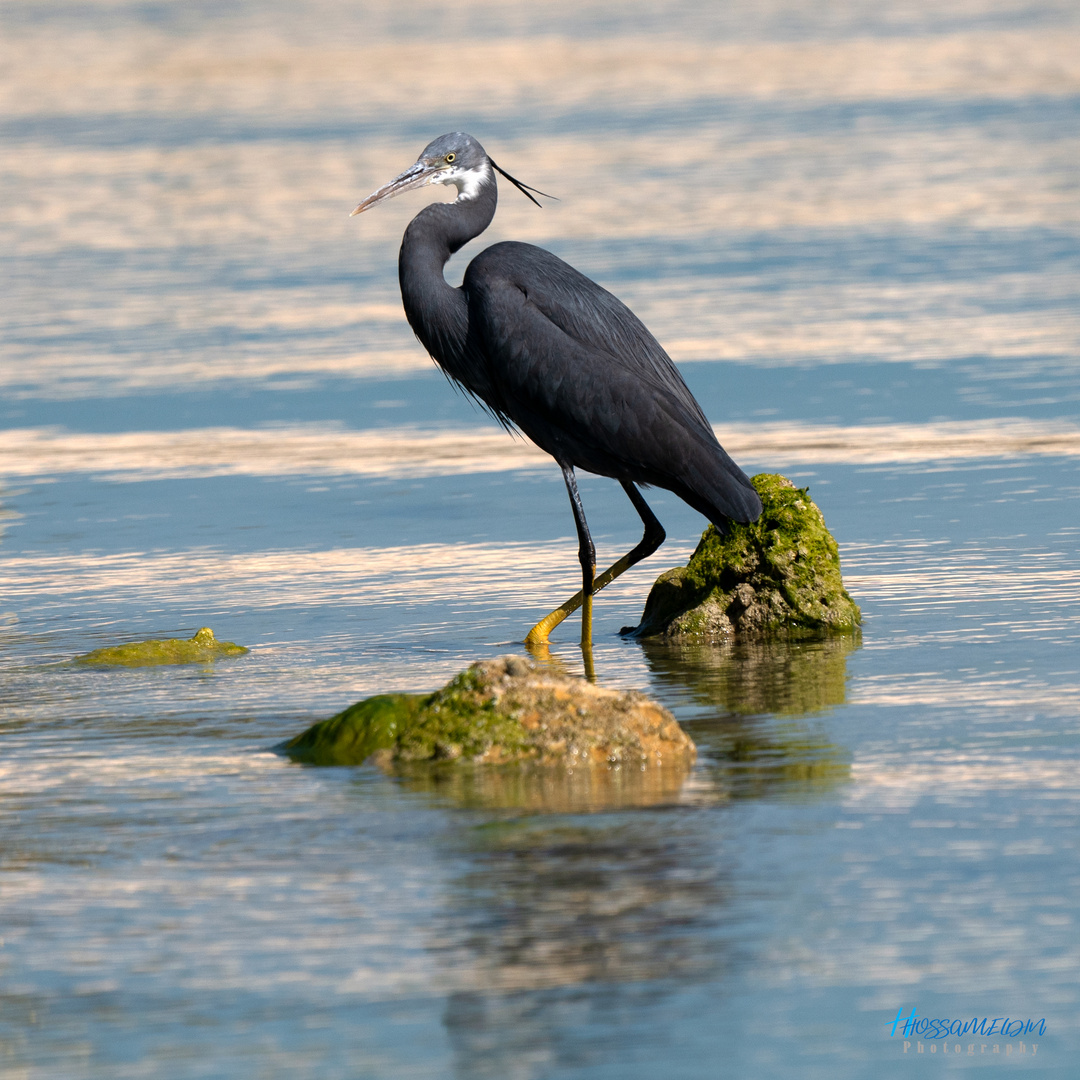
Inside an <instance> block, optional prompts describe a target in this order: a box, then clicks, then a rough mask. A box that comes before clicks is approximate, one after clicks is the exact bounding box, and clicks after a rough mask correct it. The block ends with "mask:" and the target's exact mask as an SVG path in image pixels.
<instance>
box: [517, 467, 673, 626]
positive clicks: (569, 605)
mask: <svg viewBox="0 0 1080 1080" xmlns="http://www.w3.org/2000/svg"><path fill="white" fill-rule="evenodd" d="M564 475H565V470H564ZM571 482H573V473H571V474H570V481H568V482H567V487H568V488H569V486H570V483H571ZM621 483H622V486H623V491H625V492H626V494H627V495H628V496H629V497H630V501H631V502H632V503H633V504H634V509H635V510H636V511H637V512H638V516H639V517H640V518H641V521H642V523H643V524H644V526H645V533H644V535H643V536H642V538H641V541H640V542H639V543H638V545H637V546H636V547H634V548H632V549H631V550H630V551H628V552H627V553H626V554H625V555H624V556H623V557H622V558H621V559H619V561H618V562H616V563H613V564H612V565H611V566H609V567H608V568H607V569H606V570H605V571H604V572H603V573H602V574H601V575H600V576H599V577H597V578H595V579H594V580H593V586H592V591H593V593H598V592H599V591H600V590H601V589H602V588H604V586H605V585H610V584H611V583H612V582H613V581H614V580H615V579H616V578H617V577H618V576H619V575H620V574H624V573H625V572H626V571H627V570H629V569H630V567H631V566H634V565H636V564H637V563H639V562H641V560H642V559H647V558H648V557H649V556H650V555H651V554H652V553H653V552H654V551H655V550H656V549H657V548H658V547H659V546H660V545H661V544H662V543H663V542H664V541H665V540H666V539H667V533H665V532H664V526H663V525H661V524H660V522H659V521H658V520H657V517H656V515H655V514H654V513H653V512H652V510H651V509H650V508H649V504H648V503H647V502H646V501H645V499H644V498H643V497H642V494H641V492H640V491H638V489H637V488H636V487H635V486H634V485H633V484H632V483H631V482H630V481H629V480H623V481H621ZM576 494H577V484H576V483H575V484H574V488H573V493H572V494H571V496H570V498H571V502H573V500H574V496H575V495H576ZM577 505H578V507H580V505H581V500H580V498H579V499H578V501H577ZM576 517H577V511H575V518H576ZM581 517H582V521H584V520H585V515H584V514H582V516H581ZM579 535H580V530H579ZM586 535H588V530H587V529H586ZM590 543H591V541H590ZM583 596H584V592H579V593H575V594H574V595H573V596H572V597H570V599H569V600H567V601H566V603H565V604H563V605H562V607H559V608H556V609H555V610H554V611H553V612H552V613H551V614H550V615H548V616H546V617H545V618H543V619H541V620H540V621H539V622H538V623H537V624H536V625H535V626H534V627H533V628H532V629H531V630H530V631H529V635H528V637H526V638H525V642H526V644H529V645H532V644H535V643H538V642H542V641H547V639H548V634H550V633H551V631H552V630H554V629H555V627H556V626H558V625H559V623H561V622H562V621H563V619H565V618H566V617H567V615H570V614H572V613H573V612H575V611H577V609H578V608H579V607H581V601H582V597H583ZM589 600H590V607H591V601H592V597H591V596H590V598H589ZM590 622H591V618H590ZM582 640H584V639H582Z"/></svg>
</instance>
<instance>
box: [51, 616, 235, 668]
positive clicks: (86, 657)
mask: <svg viewBox="0 0 1080 1080" xmlns="http://www.w3.org/2000/svg"><path fill="white" fill-rule="evenodd" d="M247 651H248V650H247V649H246V648H245V647H244V646H243V645H236V644H234V643H233V642H231V641H218V640H217V638H215V637H214V631H213V630H211V629H210V627H209V626H204V627H203V628H202V629H201V630H198V631H196V633H195V636H194V637H192V638H187V639H186V640H185V639H182V638H164V639H162V640H158V639H156V638H151V639H150V640H149V641H129V642H126V643H125V644H123V645H110V646H108V647H107V648H104V649H95V650H94V651H93V652H88V653H84V654H83V655H82V656H76V657H75V659H74V660H73V661H72V663H75V664H89V665H93V666H100V667H153V666H155V665H157V664H205V663H207V662H208V661H211V660H220V659H221V658H222V657H225V656H243V655H244V653H246V652H247Z"/></svg>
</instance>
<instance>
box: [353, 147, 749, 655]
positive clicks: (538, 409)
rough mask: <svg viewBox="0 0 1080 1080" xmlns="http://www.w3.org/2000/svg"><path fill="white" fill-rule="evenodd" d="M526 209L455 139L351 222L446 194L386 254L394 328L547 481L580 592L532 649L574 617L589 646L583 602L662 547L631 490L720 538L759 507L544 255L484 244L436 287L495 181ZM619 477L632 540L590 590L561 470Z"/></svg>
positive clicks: (668, 382)
mask: <svg viewBox="0 0 1080 1080" xmlns="http://www.w3.org/2000/svg"><path fill="white" fill-rule="evenodd" d="M496 173H498V174H499V175H501V176H503V177H505V178H506V179H507V180H509V181H510V183H512V184H513V185H514V186H515V187H516V188H517V189H518V190H519V191H521V192H522V193H523V194H524V195H525V196H527V197H528V198H529V199H532V201H533V202H535V203H536V204H537V206H539V205H540V204H539V202H537V200H536V199H535V198H533V195H532V194H530V192H536V194H537V195H542V194H543V192H541V191H537V190H536V189H535V188H530V187H529V186H528V185H527V184H523V183H521V182H520V181H518V180H515V179H514V177H512V176H511V175H510V174H509V173H507V172H505V171H504V170H503V169H500V168H499V166H498V165H496V164H495V162H494V161H492V160H491V158H490V157H488V155H487V154H486V153H485V151H484V148H483V147H482V146H481V145H480V144H479V143H478V142H477V141H476V140H475V139H474V138H473V137H472V136H471V135H466V134H465V133H464V132H460V131H459V132H453V133H452V134H449V135H443V136H441V137H440V138H438V139H435V140H434V142H431V143H429V144H428V145H427V146H426V147H425V148H424V151H423V153H422V154H421V155H420V157H419V158H418V159H417V161H416V163H415V164H414V165H412V166H410V167H409V168H408V169H406V170H405V171H404V172H403V173H402V174H401V175H400V176H398V177H396V178H395V179H393V180H391V181H390V183H388V184H386V185H384V186H383V187H381V188H379V189H378V191H375V192H372V194H370V195H369V196H368V197H367V198H366V199H364V201H363V202H362V203H360V205H359V206H357V207H356V209H355V210H353V214H354V215H355V214H360V213H363V211H365V210H369V209H370V208H371V207H373V206H375V205H376V203H380V202H382V201H384V200H385V199H389V198H392V197H393V196H395V195H400V194H401V193H402V192H404V191H410V190H412V189H413V188H418V187H421V186H423V185H425V184H452V185H453V186H454V187H456V188H457V190H458V196H457V198H456V199H455V200H454V201H453V202H450V203H433V204H431V205H430V206H426V207H424V209H423V210H421V211H420V213H419V214H417V215H416V217H414V218H413V219H412V221H411V222H410V223H409V227H408V228H407V229H406V230H405V236H404V238H403V239H402V241H401V253H400V256H399V258H398V277H399V280H400V282H401V298H402V301H403V302H404V305H405V315H406V317H407V318H408V320H409V325H410V326H411V327H412V328H413V331H414V332H415V333H416V336H417V337H418V338H419V339H420V341H421V343H422V344H423V346H424V347H425V348H426V349H427V351H428V352H429V353H430V354H431V356H432V357H433V358H434V359H435V361H436V363H437V364H438V365H439V366H440V367H441V368H442V369H443V371H444V372H446V374H447V375H449V376H450V377H451V378H452V379H454V380H455V381H456V382H457V383H459V384H460V385H461V386H462V387H464V389H465V390H466V391H467V392H468V393H469V394H471V395H472V397H474V398H475V399H476V400H477V401H479V402H480V403H481V404H482V405H483V406H484V407H486V408H487V409H488V410H489V411H490V412H491V413H492V414H494V416H495V417H496V418H497V419H498V420H499V421H500V422H501V423H502V424H503V426H504V427H506V428H507V429H508V430H511V429H513V428H517V429H518V430H520V431H521V432H523V433H524V434H525V435H527V436H528V437H529V438H530V439H531V440H532V441H533V442H534V443H536V445H537V446H539V447H540V448H541V449H542V450H545V451H547V453H549V454H550V455H551V456H552V457H553V458H554V459H555V461H556V462H557V463H558V465H559V467H560V468H561V469H562V474H563V479H564V480H565V482H566V489H567V491H568V492H569V495H570V505H571V507H572V509H573V512H574V523H575V525H576V526H577V535H578V558H579V561H580V562H581V575H582V578H581V592H579V593H577V594H576V595H575V596H573V597H572V598H571V599H570V600H568V601H567V602H566V603H565V604H563V605H562V606H561V607H558V608H556V609H555V610H554V611H552V612H551V613H550V614H549V615H547V616H545V617H544V618H543V619H541V620H540V622H538V623H537V624H536V625H535V626H534V627H533V628H532V630H530V631H529V634H528V636H527V637H526V639H525V641H526V643H527V644H540V643H543V642H546V641H547V640H548V635H549V634H550V633H551V631H552V630H553V629H554V628H555V627H556V626H558V625H559V623H561V622H562V621H563V619H565V618H566V617H567V615H569V614H570V613H571V612H573V611H575V610H577V608H578V607H581V608H582V613H581V616H582V617H581V643H582V645H583V646H585V647H588V646H590V645H591V643H592V596H593V594H594V593H595V592H598V591H599V590H600V589H602V588H603V587H604V586H605V585H608V584H610V583H611V582H612V581H614V580H615V578H617V577H618V576H619V575H620V574H621V573H623V572H624V571H625V570H627V569H629V568H630V567H631V566H633V565H634V564H635V563H638V562H640V561H641V560H642V559H644V558H646V557H647V556H649V555H651V554H652V553H653V552H654V551H656V549H657V548H658V547H659V546H660V545H661V544H662V543H663V542H664V539H665V533H664V528H663V526H662V525H661V524H660V522H659V521H658V520H657V519H656V516H655V515H654V514H653V512H652V510H650V509H649V506H648V504H647V503H646V502H645V500H644V498H643V497H642V495H641V492H640V491H638V489H637V486H636V485H638V484H640V485H642V486H646V487H647V486H649V485H655V486H656V487H662V488H666V489H667V490H668V491H673V492H674V493H675V494H676V495H678V496H679V497H680V498H681V499H683V500H684V501H685V502H687V503H689V504H690V506H692V507H693V508H694V509H695V510H698V511H700V512H701V513H702V514H704V515H705V517H707V518H708V519H709V520H710V521H711V522H713V524H714V525H716V526H717V528H719V529H721V530H723V529H724V528H725V523H726V522H727V521H728V520H733V521H742V522H748V521H754V520H755V519H756V518H757V517H758V515H759V514H760V513H761V500H760V499H759V498H758V495H757V492H756V491H755V490H754V488H753V486H752V485H751V483H750V480H749V478H748V477H747V476H746V474H745V473H744V472H743V471H742V470H741V469H740V468H739V467H738V465H736V464H735V462H734V461H732V460H731V458H730V457H728V455H727V453H726V452H725V451H724V449H723V447H722V446H721V445H720V443H719V442H717V439H716V435H715V434H714V433H713V429H712V426H711V425H710V424H709V422H708V420H706V418H705V414H704V413H703V412H702V410H701V406H699V405H698V403H697V401H696V400H695V399H694V397H693V395H692V394H691V393H690V391H689V389H687V386H686V383H684V382H683V379H682V376H681V375H680V374H679V372H678V370H677V369H676V367H675V365H674V364H673V363H672V362H671V359H670V358H669V357H668V355H667V353H666V352H664V350H663V349H662V348H661V347H660V344H659V342H657V340H656V339H655V338H654V337H653V336H652V334H650V333H649V331H648V330H647V329H646V328H645V326H644V324H643V323H642V322H641V321H640V320H639V319H638V318H637V316H636V315H634V313H633V312H632V311H631V310H630V309H629V308H628V307H627V306H626V305H625V304H623V303H622V302H621V301H620V300H618V299H617V298H616V297H614V296H613V295H612V294H611V293H609V292H608V291H607V290H606V289H603V288H601V287H600V286H599V285H597V284H596V282H595V281H591V280H590V279H589V278H587V277H585V275H584V274H581V273H579V272H578V271H577V270H575V269H574V268H573V267H572V266H570V265H569V264H568V263H565V262H563V261H562V259H560V258H558V257H557V256H555V255H552V254H551V253H550V252H549V251H545V250H544V249H543V248H538V247H534V246H533V245H532V244H522V243H517V242H512V241H511V242H506V243H500V244H494V245H492V246H491V247H489V248H487V249H485V250H484V251H482V252H480V254H479V255H477V256H476V258H474V259H473V260H472V262H470V263H469V266H468V268H467V269H466V271H465V277H464V279H463V281H462V283H461V287H460V288H453V287H452V286H450V285H449V284H447V282H446V279H445V278H444V277H443V267H444V266H445V265H446V263H447V261H448V260H449V258H450V256H451V255H453V254H454V252H455V251H457V250H458V249H459V248H461V247H463V246H464V245H465V244H466V243H468V241H470V240H472V239H473V238H474V237H476V236H479V235H480V233H482V232H483V231H484V230H485V229H486V228H487V227H488V225H490V224H491V219H492V218H493V217H494V216H495V204H496V202H497V200H498V194H497V188H496V183H495V174H496ZM578 468H579V469H584V470H585V471H586V472H591V473H597V474H598V475H600V476H610V477H612V478H613V479H615V480H618V481H619V483H620V484H622V486H623V490H624V491H625V492H626V494H627V495H628V496H629V497H630V501H631V502H632V503H633V504H634V509H635V510H637V512H638V515H639V516H640V517H641V520H642V523H643V524H644V526H645V532H644V535H643V536H642V538H641V542H640V543H639V544H638V545H637V546H636V547H635V548H633V550H631V551H629V552H628V553H627V554H626V555H624V556H623V557H622V558H621V559H619V561H618V562H616V563H615V564H614V565H613V566H611V567H609V568H608V569H607V570H605V571H604V573H602V574H601V575H600V576H599V577H597V576H596V551H595V549H594V547H593V542H592V538H591V536H590V535H589V527H588V525H587V524H586V522H585V511H584V509H583V508H582V505H581V497H580V495H579V494H578V487H577V481H576V480H575V478H574V470H575V469H578Z"/></svg>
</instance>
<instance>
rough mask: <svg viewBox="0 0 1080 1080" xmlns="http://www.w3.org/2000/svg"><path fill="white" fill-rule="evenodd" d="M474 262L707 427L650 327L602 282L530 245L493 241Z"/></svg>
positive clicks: (578, 338)
mask: <svg viewBox="0 0 1080 1080" xmlns="http://www.w3.org/2000/svg"><path fill="white" fill-rule="evenodd" d="M489 260H490V261H489ZM477 263H479V264H480V266H479V267H478V269H484V270H485V272H486V273H487V274H488V275H489V279H490V280H496V279H497V280H502V281H504V282H506V283H508V284H514V285H516V286H517V287H518V288H520V289H521V290H522V291H523V292H524V293H525V295H526V297H527V298H528V300H529V301H530V303H532V304H533V305H534V306H535V307H536V308H537V309H538V310H539V311H540V312H542V313H543V314H544V315H545V316H546V317H547V318H548V319H549V320H550V321H551V323H552V324H553V325H554V326H557V327H558V328H559V329H560V330H562V331H563V333H564V334H566V335H567V337H569V338H571V339H572V340H574V341H576V342H578V343H579V344H580V345H582V346H585V347H587V348H592V349H595V350H598V351H599V352H602V353H606V354H607V355H608V356H609V357H610V361H609V363H611V364H614V365H616V366H618V367H621V368H623V369H625V370H626V371H627V372H628V373H631V374H633V375H634V376H636V377H637V378H638V379H640V380H642V381H643V382H645V383H647V384H649V385H652V386H654V387H655V388H656V389H658V390H662V391H663V392H665V393H667V394H669V395H672V396H673V397H674V398H676V399H677V400H678V401H679V403H680V404H681V406H682V408H683V409H684V410H685V411H686V413H687V415H693V416H696V417H697V418H698V419H699V420H700V422H701V423H703V424H705V425H706V426H708V420H707V419H706V417H705V414H704V413H703V412H702V411H701V406H700V405H698V403H697V401H696V399H695V398H694V396H693V395H692V394H691V393H690V391H689V389H688V388H687V386H686V383H685V382H684V381H683V378H682V375H680V374H679V370H678V368H676V367H675V365H674V364H673V363H672V361H671V358H670V357H669V356H668V354H667V353H666V352H665V351H664V349H663V347H662V346H661V345H660V343H659V342H658V341H657V340H656V338H655V337H653V335H652V334H651V333H650V332H649V329H648V327H646V326H645V324H644V323H643V322H642V321H641V320H640V319H639V318H638V317H637V316H636V315H635V314H634V313H633V312H632V311H631V310H630V309H629V308H628V307H627V306H626V305H625V304H624V303H623V302H622V301H621V300H620V299H619V298H618V297H617V296H615V295H614V294H612V293H610V292H608V291H607V289H605V288H603V286H601V285H598V284H597V283H596V282H595V281H593V280H592V279H591V278H588V277H586V276H585V275H584V274H582V273H581V272H580V271H579V270H576V269H575V268H574V267H572V266H571V265H570V264H569V263H567V262H564V261H563V260H562V259H560V258H559V257H558V256H557V255H552V254H551V252H550V251H545V250H544V249H543V248H538V247H534V246H533V245H531V244H522V243H516V242H507V243H502V244H496V245H494V246H493V247H491V248H488V249H487V250H486V251H484V252H482V253H481V255H480V256H478V258H477V259H476V260H474V263H473V266H476V265H477ZM485 264H487V265H486V266H485ZM472 268H473V267H472V266H470V268H469V269H470V271H471V270H472Z"/></svg>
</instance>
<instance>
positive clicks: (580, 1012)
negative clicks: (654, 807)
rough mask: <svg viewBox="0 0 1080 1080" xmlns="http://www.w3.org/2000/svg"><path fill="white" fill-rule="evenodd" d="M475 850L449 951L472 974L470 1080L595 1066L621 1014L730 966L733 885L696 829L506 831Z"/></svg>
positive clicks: (657, 824)
mask: <svg viewBox="0 0 1080 1080" xmlns="http://www.w3.org/2000/svg"><path fill="white" fill-rule="evenodd" d="M472 844H473V850H472V851H471V852H470V859H469V869H468V870H467V871H466V872H465V873H464V874H462V875H460V876H459V877H457V879H456V880H455V881H454V883H453V884H452V886H451V889H450V892H449V896H448V905H449V910H448V911H447V914H446V919H445V923H444V927H445V930H444V932H445V933H446V935H447V937H448V938H449V940H447V941H445V942H440V943H439V945H438V946H437V949H438V951H442V952H443V953H444V959H445V962H446V964H447V966H448V968H451V969H453V970H454V971H456V972H460V971H461V970H463V969H465V970H469V971H470V972H471V975H470V977H469V979H468V980H467V982H468V985H469V986H470V989H467V990H463V991H460V992H458V993H456V994H453V995H451V996H450V998H449V999H448V1001H447V1004H446V1009H445V1012H444V1024H445V1027H446V1030H447V1034H448V1037H449V1039H450V1042H451V1045H452V1047H453V1050H454V1056H455V1065H456V1068H455V1073H456V1075H458V1076H462V1077H465V1076H467V1077H470V1078H474V1077H489V1076H490V1077H499V1078H502V1077H508V1076H516V1077H533V1076H539V1075H548V1074H549V1071H550V1070H551V1069H552V1067H553V1066H557V1065H561V1066H564V1067H566V1066H570V1065H579V1066H580V1065H582V1064H585V1063H587V1062H588V1061H589V1060H591V1059H592V1058H593V1056H594V1055H605V1050H604V1048H603V1047H602V1046H601V1045H600V1044H599V1043H596V1042H595V1041H594V1040H595V1039H596V1037H597V1034H598V1032H602V1031H603V1030H604V1029H605V1028H608V1027H609V1026H610V1024H611V1018H612V1014H613V1013H614V1014H618V1013H620V1012H623V1011H625V1010H627V1009H632V1010H634V1011H637V1008H638V1006H639V1004H640V1000H641V998H642V997H645V996H647V997H648V998H649V999H650V1000H653V1001H655V999H656V998H658V997H664V996H667V995H668V994H669V993H671V992H672V991H673V989H674V988H675V987H679V988H685V987H686V985H687V984H688V983H693V982H699V981H704V980H714V979H716V978H717V977H718V975H719V974H720V973H721V972H722V970H723V969H724V968H725V967H727V966H728V965H729V964H730V962H731V956H730V951H731V950H730V946H729V945H728V944H727V943H726V942H725V940H724V938H723V935H722V933H721V932H720V931H721V928H722V923H723V920H724V917H725V913H726V911H727V909H728V907H729V904H730V899H729V897H730V895H731V892H732V886H731V884H730V883H729V882H728V880H726V877H725V875H724V873H723V872H722V871H721V870H720V869H719V867H720V866H721V865H723V861H722V860H720V859H718V858H717V853H716V843H715V837H713V838H712V839H711V840H709V839H708V838H707V837H706V835H705V834H704V832H703V831H702V830H700V829H699V828H698V827H696V825H695V819H694V818H693V817H687V816H683V815H681V814H671V813H662V814H655V813H654V814H648V815H645V816H644V817H642V816H638V815H635V817H634V818H633V819H632V820H626V819H624V820H622V821H619V822H617V823H616V822H613V821H612V819H610V818H609V819H600V818H594V819H591V821H590V822H589V823H586V824H583V825H566V824H565V823H563V824H548V823H545V822H543V821H542V822H540V823H537V822H535V821H532V822H520V821H518V822H499V823H493V824H490V825H487V826H483V827H481V828H479V829H476V830H474V832H473V836H472ZM455 854H459V853H455ZM616 1026H617V1025H616ZM590 1033H591V1034H590ZM648 1037H649V1033H647V1032H637V1033H636V1035H635V1039H647V1038H648ZM623 1038H624V1039H625V1033H624V1036H623ZM609 1049H610V1048H609ZM625 1049H626V1047H625V1045H624V1046H623V1050H624V1051H625ZM608 1056H609V1055H608Z"/></svg>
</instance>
